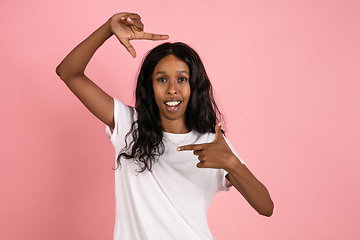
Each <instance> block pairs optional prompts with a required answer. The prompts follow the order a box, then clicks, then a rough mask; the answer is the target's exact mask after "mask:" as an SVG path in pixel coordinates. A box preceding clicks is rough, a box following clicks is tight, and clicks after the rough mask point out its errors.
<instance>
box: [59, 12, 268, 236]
mask: <svg viewBox="0 0 360 240" xmlns="http://www.w3.org/2000/svg"><path fill="white" fill-rule="evenodd" d="M112 35H115V36H116V37H117V38H118V39H119V41H120V42H121V44H123V45H124V46H125V48H126V49H127V50H128V51H129V52H130V54H131V55H132V56H133V57H135V56H136V53H135V50H134V48H133V47H132V45H131V44H130V40H133V39H145V40H166V39H168V36H167V35H159V34H151V33H146V32H143V24H142V22H141V20H140V16H139V15H137V14H134V13H118V14H115V15H114V16H112V17H111V18H110V19H109V20H108V21H107V22H106V23H105V24H104V25H102V26H101V27H100V28H99V29H97V30H96V31H95V32H94V33H93V34H91V35H90V36H89V37H88V38H87V39H85V40H84V41H83V42H82V43H80V44H79V45H78V46H77V47H76V48H75V49H73V50H72V51H71V52H70V53H69V54H68V55H67V56H66V57H65V59H64V60H63V61H62V62H61V64H60V65H59V66H58V67H57V69H56V72H57V74H58V75H59V76H60V78H61V79H62V80H63V81H64V82H65V83H66V85H67V86H68V87H69V88H70V90H71V91H72V92H73V93H74V94H75V95H76V96H77V97H78V98H79V99H80V101H81V102H82V103H83V104H84V105H85V106H86V107H87V108H88V109H89V110H90V111H91V112H92V113H93V114H94V115H95V116H96V117H97V118H99V119H100V120H101V121H103V122H104V123H105V124H106V125H107V128H106V131H107V134H108V136H109V138H110V140H111V142H112V143H113V145H114V147H115V152H116V159H117V167H116V170H115V194H116V220H115V231H114V239H125V240H127V239H129V240H136V239H139V240H143V239H154V240H155V239H156V240H159V239H166V240H169V239H172V240H174V239H188V240H189V239H214V237H213V236H212V235H211V233H210V231H209V228H208V226H207V218H206V212H207V209H208V208H209V206H210V203H211V201H212V199H213V197H214V195H215V193H216V192H218V191H221V190H228V188H229V187H230V186H231V185H232V186H234V187H235V188H236V189H237V190H238V191H239V192H240V193H241V194H242V195H243V196H244V198H245V199H246V200H247V201H248V202H249V203H250V205H251V206H252V207H253V208H254V209H255V210H256V211H257V212H258V213H259V214H261V215H265V216H271V215H272V211H273V202H272V200H271V198H270V195H269V193H268V191H267V189H266V188H265V186H264V185H263V184H262V183H260V182H259V181H258V180H257V179H256V178H255V177H254V176H253V175H252V174H251V172H250V171H249V170H248V169H247V167H246V166H245V165H244V164H243V162H242V161H241V160H240V158H238V156H237V155H236V153H235V151H234V149H233V148H232V146H231V145H230V143H229V141H228V140H227V139H226V138H225V137H224V136H223V133H222V130H221V126H220V122H218V121H219V117H220V112H219V111H218V108H217V106H216V103H215V101H214V100H213V96H212V89H211V84H210V81H209V79H208V77H207V75H206V72H205V69H204V66H203V64H202V62H201V60H200V58H199V56H198V55H197V53H196V52H195V51H194V50H193V49H192V48H190V47H189V46H187V45H186V44H183V43H174V44H172V43H165V44H162V45H159V46H158V47H156V48H154V49H153V50H151V51H150V52H149V54H148V55H147V56H146V58H145V59H144V61H143V64H142V67H141V70H140V73H139V77H138V82H137V87H136V104H135V108H133V107H129V106H126V105H124V104H122V103H121V102H120V101H118V100H117V99H113V98H112V97H110V96H109V95H108V94H106V93H105V92H104V91H103V90H101V89H100V88H99V87H98V86H97V85H95V84H94V83H93V82H92V81H91V80H90V79H89V78H88V77H87V76H85V74H84V70H85V68H86V66H87V64H88V62H89V61H90V59H91V57H92V56H93V54H94V53H95V51H96V50H97V49H98V48H99V47H100V46H101V45H102V44H103V43H104V42H105V41H106V40H107V39H108V38H109V37H111V36H112Z"/></svg>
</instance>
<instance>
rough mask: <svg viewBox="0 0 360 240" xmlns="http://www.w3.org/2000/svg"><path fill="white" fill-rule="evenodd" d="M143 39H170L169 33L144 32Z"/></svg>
mask: <svg viewBox="0 0 360 240" xmlns="http://www.w3.org/2000/svg"><path fill="white" fill-rule="evenodd" d="M141 39H147V40H155V41H156V40H166V39H169V35H166V34H155V33H148V32H143V35H142V37H141Z"/></svg>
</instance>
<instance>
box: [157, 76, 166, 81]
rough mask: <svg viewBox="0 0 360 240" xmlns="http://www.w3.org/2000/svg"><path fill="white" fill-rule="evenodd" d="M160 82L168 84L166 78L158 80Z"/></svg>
mask: <svg viewBox="0 0 360 240" xmlns="http://www.w3.org/2000/svg"><path fill="white" fill-rule="evenodd" d="M158 82H166V78H164V77H162V78H158Z"/></svg>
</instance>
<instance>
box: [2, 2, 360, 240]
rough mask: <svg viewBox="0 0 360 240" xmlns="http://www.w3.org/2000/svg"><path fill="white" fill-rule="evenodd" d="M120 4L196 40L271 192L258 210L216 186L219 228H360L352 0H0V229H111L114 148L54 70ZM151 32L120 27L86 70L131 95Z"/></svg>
mask: <svg viewBox="0 0 360 240" xmlns="http://www.w3.org/2000/svg"><path fill="white" fill-rule="evenodd" d="M118 11H134V12H138V13H139V14H140V15H141V16H142V18H143V22H144V23H145V30H148V31H151V32H157V33H167V34H169V35H170V36H171V38H170V41H183V42H186V43H188V44H190V45H191V46H193V47H194V48H195V49H196V50H197V51H198V53H199V54H200V56H201V57H202V59H203V61H204V63H205V66H206V68H207V71H208V73H209V75H210V78H211V79H212V83H213V85H214V88H215V93H216V96H217V99H218V102H219V105H220V106H221V109H222V111H223V113H224V114H225V116H226V118H227V123H226V127H227V131H228V137H229V138H230V140H231V142H232V144H233V145H234V146H235V148H236V149H237V152H238V153H239V155H240V156H241V157H242V158H243V159H244V160H245V162H246V163H247V165H248V167H249V168H250V169H251V170H252V172H253V173H254V174H255V175H256V176H257V177H258V178H259V179H260V180H261V181H262V182H263V183H264V184H265V185H266V186H267V187H268V189H269V191H270V193H271V196H272V198H273V200H274V202H275V211H274V215H273V216H272V217H271V218H266V217H262V216H259V215H258V214H257V213H256V212H255V211H254V210H253V209H252V208H251V207H250V206H249V205H248V204H247V203H246V202H245V201H244V199H243V198H242V197H241V196H240V194H239V193H238V192H236V190H234V189H232V190H231V191H230V192H229V193H220V194H218V195H217V196H216V198H215V200H214V202H213V205H212V206H211V209H210V211H209V224H210V228H211V230H212V232H213V234H214V236H216V237H217V238H219V239H220V240H224V239H276V240H289V239H294V240H304V239H316V240H318V239H327V240H332V239H333V240H338V239H358V238H359V235H360V230H359V222H360V207H359V203H360V191H359V187H360V186H359V183H360V177H359V169H360V161H359V160H360V147H359V145H360V137H359V136H360V124H359V123H360V94H359V92H360V59H359V56H360V44H359V43H360V27H359V24H360V14H359V12H360V1H356V0H354V1H350V0H347V1H346V0H345V1H344V0H338V1H330V0H324V1H316V0H315V1H313V0H312V1H309V0H301V1H300V0H299V1H267V0H264V1H252V0H246V1H243V0H236V1H235V0H234V1H194V0H184V1H165V0H164V1H161V0H156V1H154V0H153V1H145V0H143V1H139V0H138V1H115V0H86V1H85V0H73V1H64V0H52V1H46V0H33V1H25V0H18V1H11V0H1V1H0V33H1V37H0V51H1V52H0V80H1V88H0V114H1V115H0V134H1V135H0V136H1V144H0V160H1V162H0V194H1V195H0V239H6V240H9V239H11V240H13V239H14V240H17V239H27V240H35V239H36V240H38V239H53V240H60V239H67V240H73V239H74V240H75V239H111V238H112V233H113V224H114V190H113V188H114V176H113V174H114V172H113V170H112V167H113V166H114V152H113V148H112V145H111V144H110V142H109V141H108V139H107V137H106V135H105V133H104V125H103V124H102V123H101V122H99V121H98V120H97V119H96V118H94V117H92V115H91V114H90V113H89V112H88V111H87V110H86V109H85V108H84V107H83V106H82V105H81V103H80V102H79V101H78V100H77V99H76V98H75V97H74V96H73V95H72V94H71V93H70V91H69V90H68V89H67V88H66V87H65V85H64V84H63V82H61V81H60V80H59V78H58V77H57V76H56V75H55V67H56V66H57V64H58V63H59V62H60V61H61V60H62V58H63V57H65V55H66V54H67V53H68V52H69V51H70V50H71V49H72V48H73V47H74V46H75V45H76V44H78V43H79V42H80V41H82V40H83V39H84V38H85V37H87V36H88V35H89V34H90V33H91V32H92V31H93V30H95V29H96V28H97V27H99V26H100V25H101V24H102V23H103V22H105V21H106V20H107V19H108V18H109V17H110V16H111V15H112V14H113V13H116V12H118ZM157 44H158V42H135V43H134V46H135V47H136V50H137V53H138V56H139V57H138V58H136V59H132V58H131V56H130V55H129V54H128V53H127V52H126V51H125V49H124V48H123V47H122V46H121V45H119V44H118V42H117V41H116V39H115V38H112V39H110V40H109V41H108V42H107V43H106V44H105V45H104V46H103V47H102V48H101V49H100V50H99V51H98V52H97V53H96V55H95V57H94V58H93V60H92V62H91V63H90V65H89V68H88V72H87V74H88V75H89V76H90V77H91V78H92V79H93V80H94V81H95V82H97V83H98V84H99V85H100V86H101V87H102V88H103V89H104V90H105V91H107V92H108V93H109V94H111V95H112V96H114V97H117V98H119V99H120V100H122V101H123V102H125V103H127V104H133V102H134V98H133V90H134V84H135V77H136V73H137V70H138V68H139V64H140V61H141V58H142V57H143V56H144V54H145V52H146V51H147V50H149V49H150V48H152V47H154V46H156V45H157Z"/></svg>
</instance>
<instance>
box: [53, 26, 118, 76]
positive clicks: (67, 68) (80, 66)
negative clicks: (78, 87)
mask: <svg viewBox="0 0 360 240" xmlns="http://www.w3.org/2000/svg"><path fill="white" fill-rule="evenodd" d="M111 35H112V31H111V27H110V21H107V22H106V23H105V24H103V25H102V26H101V27H100V28H98V29H97V30H96V31H95V32H93V33H92V34H91V35H90V36H89V37H88V38H86V39H85V40H84V41H83V42H81V43H80V44H79V45H77V46H76V47H75V48H74V49H73V50H72V51H71V52H70V53H69V54H68V55H67V56H66V57H65V58H64V60H63V61H62V62H61V63H60V65H59V66H58V67H57V68H56V73H57V75H58V76H60V78H61V79H62V80H64V81H66V80H68V79H70V78H72V77H73V76H78V75H82V74H84V71H85V68H86V66H87V64H88V63H89V61H90V59H91V58H92V56H93V55H94V53H95V52H96V50H97V49H98V48H99V47H100V46H101V45H102V44H103V43H104V42H105V41H106V40H107V39H108V38H109V37H111Z"/></svg>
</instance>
